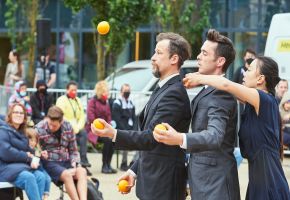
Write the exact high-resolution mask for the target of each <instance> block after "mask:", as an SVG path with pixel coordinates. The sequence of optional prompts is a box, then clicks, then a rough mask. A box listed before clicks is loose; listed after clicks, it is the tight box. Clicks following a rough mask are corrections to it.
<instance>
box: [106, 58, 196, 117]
mask: <svg viewBox="0 0 290 200" xmlns="http://www.w3.org/2000/svg"><path fill="white" fill-rule="evenodd" d="M197 71H198V66H197V61H196V60H187V61H185V62H184V64H183V65H182V67H181V69H180V74H181V76H184V74H187V73H190V72H197ZM106 81H107V82H108V83H109V86H110V89H111V91H116V95H119V93H120V89H121V86H122V85H123V84H124V83H128V84H129V85H130V86H131V96H130V98H131V99H132V101H133V103H134V104H135V106H136V114H139V113H140V112H141V111H142V109H143V108H144V106H145V105H146V103H147V101H148V100H149V97H150V95H151V93H152V91H153V90H154V88H155V86H156V84H157V81H158V79H157V78H155V77H154V76H153V75H152V65H151V60H140V61H135V62H130V63H128V64H126V65H124V66H123V67H121V68H120V69H118V70H117V71H116V72H115V73H112V74H111V75H110V76H108V77H107V78H106ZM200 89H201V87H198V88H194V89H190V90H187V91H188V94H189V98H190V99H193V97H194V96H195V95H196V94H197V93H198V92H199V91H200Z"/></svg>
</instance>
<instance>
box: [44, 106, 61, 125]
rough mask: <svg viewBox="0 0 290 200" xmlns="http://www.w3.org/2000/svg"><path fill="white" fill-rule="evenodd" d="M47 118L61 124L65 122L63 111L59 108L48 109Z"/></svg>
mask: <svg viewBox="0 0 290 200" xmlns="http://www.w3.org/2000/svg"><path fill="white" fill-rule="evenodd" d="M47 117H48V118H49V119H51V120H53V121H56V120H57V121H59V122H61V121H62V120H63V111H62V110H61V109H60V108H59V107H57V106H52V107H50V108H49V109H48V112H47Z"/></svg>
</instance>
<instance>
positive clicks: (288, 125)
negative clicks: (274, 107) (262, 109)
mask: <svg viewBox="0 0 290 200" xmlns="http://www.w3.org/2000/svg"><path fill="white" fill-rule="evenodd" d="M279 109H280V115H281V119H282V124H283V126H282V129H283V144H284V145H285V146H287V147H288V148H290V93H285V94H284V95H283V98H282V100H281V102H280V105H279Z"/></svg>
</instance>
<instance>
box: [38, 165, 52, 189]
mask: <svg viewBox="0 0 290 200" xmlns="http://www.w3.org/2000/svg"><path fill="white" fill-rule="evenodd" d="M40 171H41V172H43V173H44V175H45V185H44V194H45V195H49V191H50V184H51V178H50V176H49V175H48V173H47V172H46V171H45V169H43V168H42V169H40Z"/></svg>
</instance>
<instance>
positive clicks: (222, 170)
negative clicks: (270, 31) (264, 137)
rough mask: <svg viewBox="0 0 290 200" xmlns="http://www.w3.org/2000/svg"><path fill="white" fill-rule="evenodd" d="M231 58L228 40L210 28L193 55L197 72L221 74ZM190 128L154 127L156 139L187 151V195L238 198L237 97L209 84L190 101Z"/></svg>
mask: <svg viewBox="0 0 290 200" xmlns="http://www.w3.org/2000/svg"><path fill="white" fill-rule="evenodd" d="M234 59H235V49H234V47H233V44H232V42H231V40H230V39H229V38H227V37H225V36H223V35H221V34H220V33H219V32H217V31H216V30H214V29H210V30H209V31H208V34H207V40H206V41H205V42H204V44H203V45H202V47H201V52H200V54H199V55H198V56H197V61H198V67H199V70H198V73H200V74H204V75H220V76H223V75H224V74H225V73H226V71H227V69H228V67H229V65H230V64H231V63H232V62H233V60H234ZM193 75H194V74H187V75H186V76H185V78H184V79H183V81H184V85H185V86H186V87H188V88H191V87H192V86H191V81H194V80H196V79H194V78H192V77H191V76H193ZM191 105H192V106H191V113H192V121H191V127H192V132H190V133H187V134H185V133H182V134H180V132H179V131H178V132H176V131H175V130H174V129H173V128H172V127H170V126H169V125H167V128H168V131H159V130H154V137H155V139H156V140H157V141H159V142H161V143H164V144H168V145H180V148H182V149H186V151H187V152H188V153H190V159H189V165H188V176H189V186H190V192H191V199H193V200H194V199H196V200H199V199H207V200H216V199H230V200H239V199H240V187H239V180H238V171H237V163H236V160H235V157H234V154H233V152H234V144H235V140H236V124H237V120H236V119H237V101H236V99H235V98H234V96H233V95H231V94H230V93H228V92H225V91H222V90H218V89H216V88H214V87H211V86H205V87H204V89H203V90H202V91H201V92H200V93H199V94H198V95H197V96H196V97H195V99H194V100H193V101H192V103H191Z"/></svg>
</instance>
